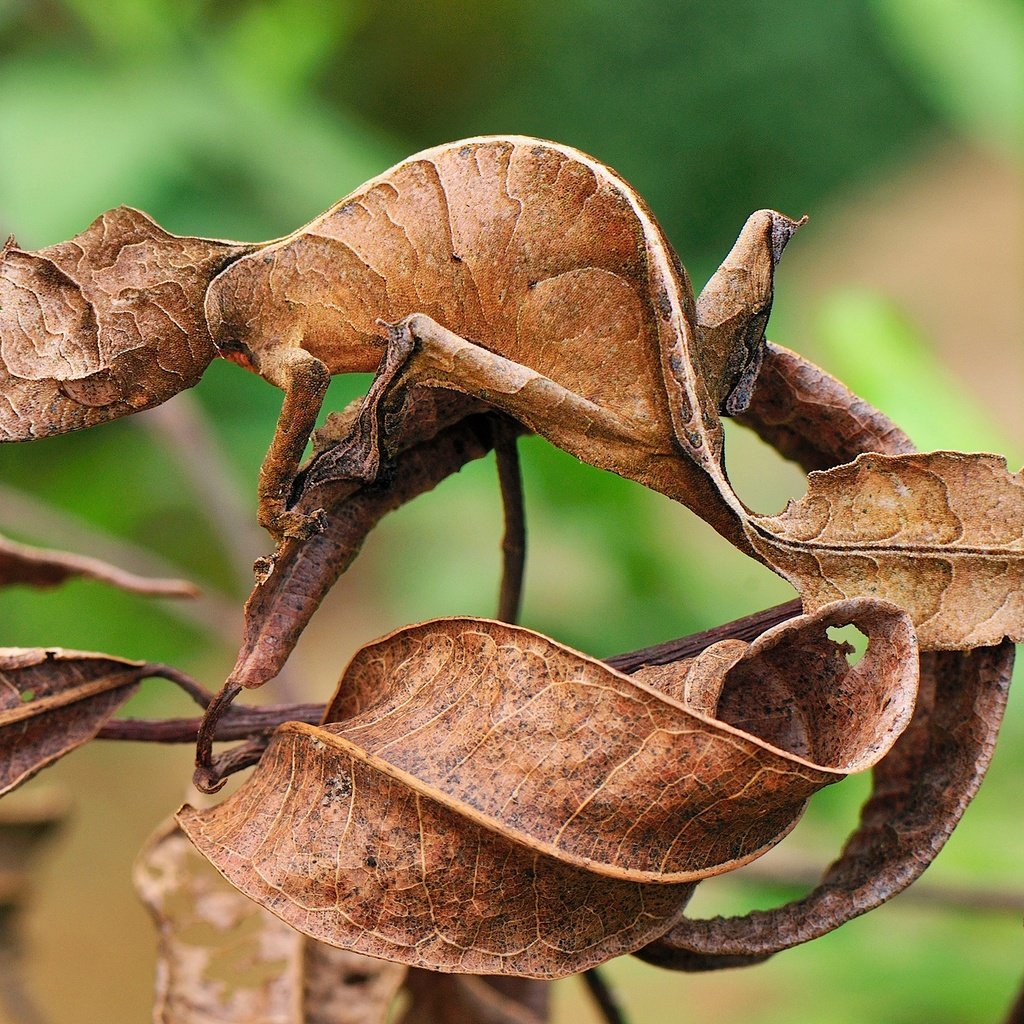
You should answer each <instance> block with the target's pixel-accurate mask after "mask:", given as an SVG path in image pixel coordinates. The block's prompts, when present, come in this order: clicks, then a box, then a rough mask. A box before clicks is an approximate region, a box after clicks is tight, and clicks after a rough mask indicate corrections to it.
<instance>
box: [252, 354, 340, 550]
mask: <svg viewBox="0 0 1024 1024" xmlns="http://www.w3.org/2000/svg"><path fill="white" fill-rule="evenodd" d="M261 355H262V358H261V359H260V364H259V373H260V376H261V377H263V378H264V379H265V380H267V381H269V382H270V383H271V384H274V385H276V386H277V387H279V388H281V389H282V390H283V391H284V402H283V403H282V405H281V415H280V416H279V417H278V421H277V428H276V429H275V431H274V437H273V440H272V441H271V442H270V447H269V448H268V449H267V454H266V455H265V456H264V457H263V464H262V466H260V475H259V487H258V491H257V496H258V501H259V504H258V506H257V512H256V515H257V519H258V521H259V524H260V526H262V527H264V529H266V530H268V531H269V532H270V534H271V536H272V537H273V538H274V540H276V541H278V542H280V541H281V540H282V539H283V538H285V537H299V538H301V537H308V536H309V535H310V534H311V533H315V532H316V531H317V530H319V529H322V528H323V512H322V511H320V510H317V511H316V512H314V513H312V514H308V515H307V514H303V513H299V512H293V511H291V510H290V509H289V508H288V500H289V498H290V497H291V493H292V486H293V484H294V483H295V477H296V474H297V473H298V470H299V462H300V460H301V459H302V453H303V452H304V451H305V448H306V442H307V441H308V440H309V437H310V434H312V432H313V428H314V427H315V426H316V419H317V416H318V415H319V414H320V408H321V406H322V405H323V401H324V395H325V394H326V393H327V385H328V384H329V383H330V380H331V374H330V371H329V370H328V369H327V367H326V366H325V365H324V364H323V363H322V362H321V361H320V360H319V359H317V358H315V357H314V356H311V355H310V354H309V353H308V352H307V351H305V349H302V348H298V347H289V348H285V349H283V350H277V351H274V350H271V351H270V352H268V353H266V354H261Z"/></svg>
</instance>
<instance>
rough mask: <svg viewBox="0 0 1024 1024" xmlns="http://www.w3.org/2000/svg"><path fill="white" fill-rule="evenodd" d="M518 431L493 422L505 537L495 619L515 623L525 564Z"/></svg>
mask: <svg viewBox="0 0 1024 1024" xmlns="http://www.w3.org/2000/svg"><path fill="white" fill-rule="evenodd" d="M518 434H519V430H518V427H517V426H516V425H515V424H513V423H511V422H510V421H508V420H505V419H504V418H502V419H498V420H496V422H495V428H494V455H495V458H496V460H497V463H498V482H499V484H500V486H501V506H502V510H503V511H504V514H505V535H504V536H503V537H502V540H501V559H502V561H501V592H500V594H499V596H498V618H499V619H500V620H501V621H502V622H516V621H518V619H519V608H520V605H521V603H522V594H523V566H524V564H525V561H526V514H525V511H524V508H523V477H522V473H521V472H520V470H519V448H518V446H517V437H518Z"/></svg>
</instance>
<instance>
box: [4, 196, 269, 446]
mask: <svg viewBox="0 0 1024 1024" xmlns="http://www.w3.org/2000/svg"><path fill="white" fill-rule="evenodd" d="M252 248H253V247H252V246H248V245H243V246H239V245H234V244H231V243H228V242H218V241H212V240H210V239H204V238H179V237H177V236H175V235H171V234H169V233H168V232H166V231H164V230H163V228H161V227H159V226H158V225H157V224H155V223H154V222H153V221H152V220H150V218H149V217H147V216H146V214H144V213H140V212H139V211H138V210H132V209H130V208H129V207H126V206H121V207H118V208H117V209H116V210H110V211H108V212H107V213H104V214H103V215H102V216H100V217H98V218H97V219H96V220H95V221H94V222H93V223H92V224H91V225H90V226H89V227H88V228H87V229H86V230H85V231H83V232H82V233H81V234H80V235H76V236H75V237H74V238H72V239H71V240H70V241H67V242H61V243H60V244H59V245H52V246H50V247H48V248H46V249H40V250H39V251H38V252H25V251H23V250H21V249H19V248H17V246H15V245H14V244H13V242H8V244H7V245H6V246H4V247H3V249H2V250H0V394H2V395H3V399H4V401H3V404H2V406H0V439H3V440H7V441H28V440H32V439H33V438H37V437H46V436H48V435H50V434H57V433H64V432H65V431H68V430H77V429H79V428H81V427H88V426H92V425H93V424H96V423H103V422H105V421H106V420H110V419H114V418H115V417H117V416H124V415H126V414H128V413H132V412H138V411H139V410H140V409H146V408H149V407H150V406H152V405H157V404H158V403H160V402H163V401H165V400H166V399H168V398H170V397H171V396H172V395H175V394H177V393H178V392H179V391H181V390H183V389H184V388H188V387H191V386H192V385H193V384H195V383H196V381H197V380H199V377H200V376H201V375H202V372H203V371H204V370H205V369H206V367H207V365H208V364H209V362H210V360H211V359H213V358H214V356H215V355H216V350H215V349H214V347H213V342H212V340H211V338H210V334H209V331H208V330H207V327H206V320H205V318H204V315H203V298H204V295H205V294H206V288H207V285H208V284H209V283H210V281H211V280H212V279H213V278H214V277H215V276H216V275H217V273H219V272H220V271H221V270H222V269H223V268H224V267H225V266H226V265H227V264H228V263H230V262H231V261H232V260H234V259H237V258H238V257H239V256H241V255H243V254H244V253H247V252H249V251H251V250H252Z"/></svg>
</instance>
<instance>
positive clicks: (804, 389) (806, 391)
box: [738, 342, 914, 472]
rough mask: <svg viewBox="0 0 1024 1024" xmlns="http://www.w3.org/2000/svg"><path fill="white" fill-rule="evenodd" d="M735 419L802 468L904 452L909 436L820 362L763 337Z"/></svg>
mask: <svg viewBox="0 0 1024 1024" xmlns="http://www.w3.org/2000/svg"><path fill="white" fill-rule="evenodd" d="M738 422H739V423H742V424H743V425H744V426H747V427H750V429H751V430H754V431H756V432H757V433H758V434H759V435H760V436H761V438H762V439H763V440H764V441H766V442H767V443H768V444H770V445H771V446H772V447H773V448H774V449H775V450H776V451H778V452H779V454H780V455H783V456H785V457H786V458H787V459H792V460H793V461H794V462H798V463H799V464H800V465H801V466H802V467H803V468H804V469H805V470H807V471H808V472H810V471H811V470H815V469H831V468H832V467H833V466H837V465H840V464H841V463H844V462H852V461H853V460H854V459H855V458H856V457H857V456H858V455H860V454H861V453H862V452H884V453H885V454H886V455H903V454H907V453H908V452H912V451H913V450H914V446H913V444H912V443H911V441H910V438H908V437H907V435H906V434H904V433H903V431H902V430H900V428H899V427H898V426H896V424H895V423H893V421H892V420H890V419H889V417H888V416H886V415H885V414H884V413H881V412H879V411H878V410H877V409H875V408H874V407H873V406H871V405H868V403H867V402H865V401H864V399H863V398H860V397H859V396H858V395H855V394H854V393H853V392H852V391H851V390H850V389H849V388H848V387H846V385H845V384H843V383H842V382H841V381H838V380H836V378H835V377H833V376H831V375H830V374H828V373H826V372H825V371H824V370H823V369H821V367H820V366H815V365H814V363H812V362H809V361H808V360H806V359H804V358H803V356H799V355H797V354H796V353H795V352H790V351H789V349H786V348H783V347H782V346H781V345H775V344H773V343H772V342H767V343H766V345H765V356H764V363H763V365H762V366H761V372H760V373H759V374H758V377H757V384H756V387H755V389H754V394H753V396H752V398H751V403H750V406H749V408H748V409H747V410H746V411H745V412H744V413H742V414H741V415H740V416H739V417H738Z"/></svg>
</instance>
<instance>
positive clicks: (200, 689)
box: [145, 664, 213, 710]
mask: <svg viewBox="0 0 1024 1024" xmlns="http://www.w3.org/2000/svg"><path fill="white" fill-rule="evenodd" d="M145 675H146V676H147V677H149V678H152V679H166V680H167V681H168V682H171V683H174V685H175V686H178V687H180V688H181V689H182V690H184V691H185V693H187V694H188V695H189V696H190V697H191V698H192V699H193V700H194V701H195V702H196V703H197V704H198V705H199V706H200V707H201V708H203V709H204V710H205V709H206V708H208V707H209V706H210V703H211V702H212V701H213V694H212V693H211V692H210V691H209V690H208V689H207V688H206V687H205V686H203V685H202V683H198V682H196V680H195V679H193V678H192V677H191V676H189V675H186V674H185V673H184V672H181V671H179V670H178V669H176V668H173V667H172V666H170V665H161V664H150V665H146V667H145Z"/></svg>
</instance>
